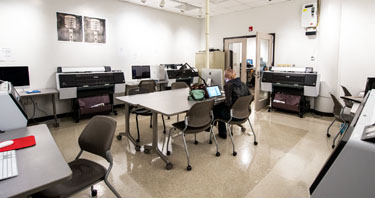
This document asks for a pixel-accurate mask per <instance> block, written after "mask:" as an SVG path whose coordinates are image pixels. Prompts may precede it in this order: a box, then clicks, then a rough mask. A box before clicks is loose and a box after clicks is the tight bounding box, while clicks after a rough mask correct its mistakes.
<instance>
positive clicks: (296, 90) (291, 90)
mask: <svg viewBox="0 0 375 198" xmlns="http://www.w3.org/2000/svg"><path fill="white" fill-rule="evenodd" d="M272 108H276V109H282V110H286V111H292V112H296V113H298V116H299V117H300V118H303V115H304V113H306V112H307V111H308V110H309V109H310V103H309V102H308V101H307V100H306V97H305V96H304V95H303V87H296V86H293V87H292V86H285V85H279V86H278V85H274V86H273V92H272V95H271V109H272ZM271 109H269V111H270V110H271Z"/></svg>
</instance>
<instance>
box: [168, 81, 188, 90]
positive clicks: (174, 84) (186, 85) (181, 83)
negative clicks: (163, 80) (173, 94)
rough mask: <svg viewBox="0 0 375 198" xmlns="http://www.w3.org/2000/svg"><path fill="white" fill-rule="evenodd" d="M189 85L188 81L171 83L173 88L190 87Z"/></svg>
mask: <svg viewBox="0 0 375 198" xmlns="http://www.w3.org/2000/svg"><path fill="white" fill-rule="evenodd" d="M188 87H189V85H188V84H186V82H174V83H172V85H171V89H183V88H188Z"/></svg>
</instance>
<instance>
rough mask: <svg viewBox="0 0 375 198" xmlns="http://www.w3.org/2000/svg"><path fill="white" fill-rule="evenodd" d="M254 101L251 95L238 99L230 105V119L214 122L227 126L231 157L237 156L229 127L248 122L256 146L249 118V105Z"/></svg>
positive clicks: (219, 119)
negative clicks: (230, 142)
mask: <svg viewBox="0 0 375 198" xmlns="http://www.w3.org/2000/svg"><path fill="white" fill-rule="evenodd" d="M253 100H254V96H253V95H249V96H241V97H239V98H238V99H237V100H236V102H234V104H233V105H232V108H231V109H230V118H229V120H225V119H221V118H218V119H215V120H214V123H215V122H224V123H225V124H226V126H227V133H229V137H230V139H231V141H232V146H233V156H236V155H237V152H236V150H235V147H234V142H233V137H232V129H231V127H230V126H229V125H241V124H243V123H245V122H246V121H248V122H249V124H250V127H251V130H252V132H253V134H254V145H258V142H257V139H256V136H255V131H254V129H253V126H252V125H251V122H250V119H249V116H250V114H251V107H250V104H251V102H252V101H253ZM210 142H211V137H210Z"/></svg>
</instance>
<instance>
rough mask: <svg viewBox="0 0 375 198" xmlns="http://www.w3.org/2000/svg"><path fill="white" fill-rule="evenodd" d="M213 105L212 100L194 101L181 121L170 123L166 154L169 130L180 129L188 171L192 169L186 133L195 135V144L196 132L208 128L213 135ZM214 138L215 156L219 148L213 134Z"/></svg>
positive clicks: (169, 136) (218, 154)
mask: <svg viewBox="0 0 375 198" xmlns="http://www.w3.org/2000/svg"><path fill="white" fill-rule="evenodd" d="M213 107H214V101H213V100H211V101H205V102H199V103H195V104H194V105H193V106H192V107H191V108H190V110H189V111H188V112H187V113H186V116H185V120H184V121H181V122H176V123H174V124H172V126H173V127H174V128H171V129H170V130H169V133H168V141H167V155H170V151H169V150H168V148H169V140H170V138H171V132H172V130H173V129H178V130H180V131H182V139H183V141H184V147H185V152H186V157H187V163H188V166H187V167H186V170H188V171H190V170H191V169H192V167H191V165H190V159H189V151H188V149H187V145H186V139H185V135H186V134H194V136H195V144H196V143H197V136H196V134H197V133H200V132H203V131H205V130H206V129H208V128H210V136H212V135H213V133H212V121H213V112H212V108H213ZM214 140H215V143H216V156H217V157H219V156H220V153H219V148H218V145H217V141H216V137H215V136H214Z"/></svg>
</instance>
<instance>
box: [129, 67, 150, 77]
mask: <svg viewBox="0 0 375 198" xmlns="http://www.w3.org/2000/svg"><path fill="white" fill-rule="evenodd" d="M132 78H133V79H143V78H151V72H150V66H149V65H146V66H132Z"/></svg>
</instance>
